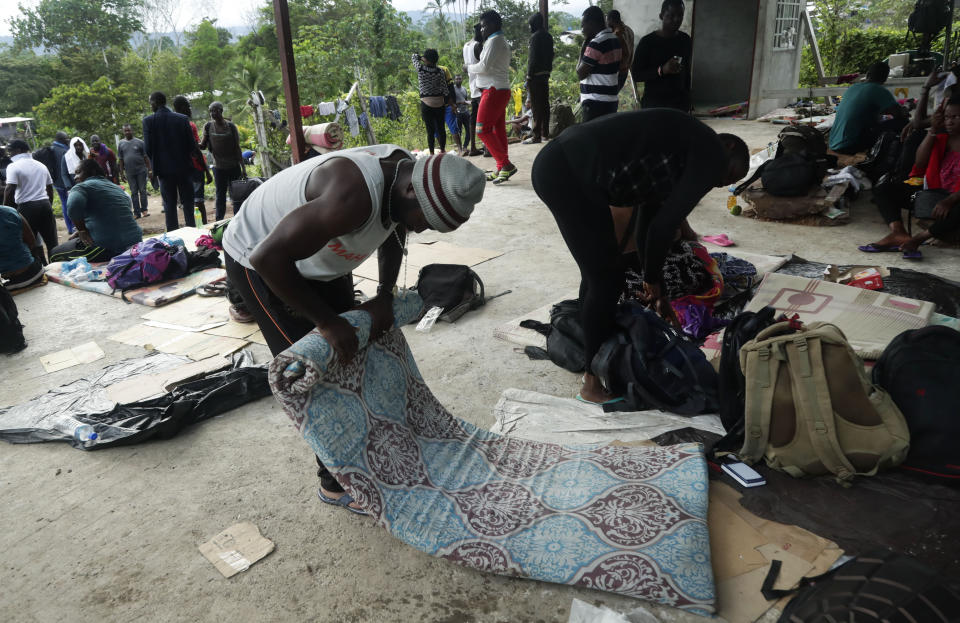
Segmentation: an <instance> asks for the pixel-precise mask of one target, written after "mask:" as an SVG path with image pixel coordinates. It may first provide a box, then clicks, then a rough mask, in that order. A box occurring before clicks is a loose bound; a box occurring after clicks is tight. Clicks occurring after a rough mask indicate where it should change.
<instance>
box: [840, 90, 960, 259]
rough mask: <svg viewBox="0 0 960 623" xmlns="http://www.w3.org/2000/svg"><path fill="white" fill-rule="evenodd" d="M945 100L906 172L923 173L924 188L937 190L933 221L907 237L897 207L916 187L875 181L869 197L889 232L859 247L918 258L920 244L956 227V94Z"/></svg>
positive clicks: (959, 145) (959, 102)
mask: <svg viewBox="0 0 960 623" xmlns="http://www.w3.org/2000/svg"><path fill="white" fill-rule="evenodd" d="M945 104H946V105H945V106H943V105H942V106H941V107H940V108H939V109H938V110H937V111H936V112H935V113H934V114H933V118H932V119H931V122H930V130H929V131H928V132H927V136H926V137H925V138H924V139H923V142H922V143H920V147H919V148H918V149H917V160H916V162H915V163H914V165H913V170H912V171H911V172H910V175H911V176H914V177H919V176H924V178H925V179H924V184H925V186H926V191H927V192H931V193H932V192H936V191H940V199H939V201H938V202H937V204H936V207H935V208H934V209H933V213H932V217H933V219H934V222H933V225H931V226H930V229H928V230H927V231H924V232H920V233H919V234H917V235H915V236H913V237H911V236H910V234H908V233H907V229H906V227H905V226H904V224H903V220H902V217H901V210H902V209H903V208H907V207H909V204H910V198H911V197H912V196H913V194H914V193H915V192H917V190H918V188H917V187H916V186H913V185H911V184H907V183H906V182H891V183H884V184H879V185H878V186H877V187H876V188H875V189H874V193H873V201H874V203H876V204H877V207H878V208H879V209H880V214H881V216H883V219H884V221H886V223H887V227H889V228H890V233H889V234H887V235H886V236H885V237H883V238H881V239H880V240H878V241H876V242H872V243H870V244H866V245H863V246H861V247H859V249H860V250H861V251H863V252H865V253H881V252H885V251H903V257H904V259H909V260H919V259H922V258H923V254H922V253H921V252H920V248H919V247H920V245H921V244H923V243H924V242H926V241H927V240H929V239H930V238H943V237H944V236H946V235H948V234H950V233H951V232H955V231H957V230H960V206H958V204H960V97H953V98H951V99H950V100H949V101H947V102H945ZM925 194H926V193H925ZM927 196H930V195H927ZM918 203H919V201H918ZM908 218H910V217H909V216H908Z"/></svg>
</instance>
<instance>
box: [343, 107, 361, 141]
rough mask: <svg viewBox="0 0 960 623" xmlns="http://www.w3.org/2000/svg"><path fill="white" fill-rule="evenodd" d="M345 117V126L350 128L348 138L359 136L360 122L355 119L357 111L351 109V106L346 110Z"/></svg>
mask: <svg viewBox="0 0 960 623" xmlns="http://www.w3.org/2000/svg"><path fill="white" fill-rule="evenodd" d="M345 116H346V118H347V125H348V126H350V136H356V135H358V134H360V122H359V119H358V118H357V111H356V110H354V109H353V106H350V107H349V108H347V112H346V113H345Z"/></svg>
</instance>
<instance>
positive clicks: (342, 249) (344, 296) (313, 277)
mask: <svg viewBox="0 0 960 623" xmlns="http://www.w3.org/2000/svg"><path fill="white" fill-rule="evenodd" d="M485 184H486V178H485V175H484V173H483V171H481V170H480V169H478V168H477V167H475V166H473V165H472V164H470V163H469V162H468V161H467V160H465V159H464V158H459V157H457V156H454V155H451V154H440V155H436V156H430V157H427V158H419V159H415V158H414V157H413V155H412V154H411V153H410V152H408V151H407V150H405V149H403V148H401V147H397V146H396V145H371V146H369V147H357V148H354V149H346V150H343V151H335V152H331V153H329V154H326V155H323V156H319V157H317V158H311V159H309V160H306V161H304V162H301V163H300V164H297V165H294V166H292V167H290V168H288V169H284V170H283V171H281V172H280V173H278V174H277V175H274V176H273V177H271V178H270V179H268V180H267V181H266V182H264V183H263V184H262V185H261V186H259V187H257V189H256V190H254V191H253V193H251V194H250V196H249V197H248V198H247V200H246V201H244V203H243V208H242V209H241V210H240V211H239V212H238V213H237V215H236V216H235V217H233V220H231V221H230V226H229V227H228V228H227V230H226V232H225V233H224V236H223V248H224V254H225V256H226V268H227V276H228V277H229V279H230V283H231V284H232V285H233V287H234V288H236V289H237V291H238V292H239V294H240V296H241V298H242V299H243V303H244V304H245V306H246V308H247V310H248V311H249V313H251V314H252V315H253V317H254V319H256V321H257V324H258V325H259V326H260V329H261V331H263V337H264V339H265V340H266V342H267V346H268V347H269V348H270V352H271V353H273V354H274V355H277V354H278V353H280V352H281V351H283V350H285V349H286V348H288V347H289V346H291V345H292V344H293V343H294V342H296V341H297V340H299V339H300V338H302V337H303V336H304V335H306V334H307V333H309V332H310V331H312V330H313V329H315V328H316V329H317V330H318V331H319V332H320V333H321V334H322V335H323V337H324V338H326V340H327V341H328V342H329V343H330V346H331V347H332V348H333V350H334V352H335V353H336V357H337V358H338V360H339V361H341V362H347V361H350V359H352V358H353V356H354V354H355V353H356V352H357V348H358V342H357V334H356V331H355V329H354V328H353V327H352V326H351V325H350V324H349V323H348V322H347V321H346V320H345V319H344V318H343V317H341V316H340V315H339V314H341V313H343V312H345V311H348V310H350V309H353V308H355V307H357V305H356V302H355V300H354V294H353V276H352V273H353V270H354V269H355V268H357V267H358V266H360V264H361V263H362V262H363V261H364V260H366V259H367V258H368V257H369V256H370V255H371V254H373V253H374V252H377V257H378V258H379V267H380V287H379V290H378V294H377V296H376V297H374V298H373V299H371V300H370V301H368V302H366V303H364V304H363V305H361V306H360V308H361V309H364V310H366V311H368V312H369V313H370V315H371V316H372V319H373V327H372V329H371V335H370V338H371V339H376V338H377V337H379V336H380V335H381V334H383V333H385V332H386V331H388V330H389V329H390V328H391V327H392V326H393V305H392V301H393V288H394V285H395V284H396V282H397V276H398V274H399V271H400V264H401V259H402V258H403V249H404V247H405V245H406V237H407V232H409V231H414V232H421V231H423V230H425V229H433V230H436V231H440V232H448V231H452V230H454V229H457V228H458V227H459V226H460V225H462V224H463V223H465V222H466V221H467V219H468V218H470V214H471V213H472V212H473V207H474V205H475V204H477V203H479V202H480V200H481V198H482V197H483V191H484V186H485ZM329 434H331V435H332V434H335V433H334V432H333V431H330V432H329ZM318 462H319V459H318ZM318 476H319V477H320V490H319V491H318V494H319V497H320V499H321V500H322V501H324V502H326V503H328V504H336V505H338V506H344V507H346V508H348V509H349V510H351V512H354V513H360V514H364V511H363V510H362V509H361V508H360V507H359V506H358V505H357V504H356V503H355V502H353V500H352V498H350V496H349V495H347V494H346V493H345V492H344V490H343V487H341V486H340V484H339V483H338V482H337V481H336V479H335V478H334V477H333V475H332V474H330V472H329V471H327V470H326V469H325V468H324V467H323V465H320V471H319V472H318Z"/></svg>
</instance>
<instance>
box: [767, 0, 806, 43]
mask: <svg viewBox="0 0 960 623" xmlns="http://www.w3.org/2000/svg"><path fill="white" fill-rule="evenodd" d="M803 4H804V2H803V0H777V18H776V21H775V22H774V30H773V49H774V50H793V49H794V48H796V47H797V44H798V43H799V39H800V15H801V12H802V11H803Z"/></svg>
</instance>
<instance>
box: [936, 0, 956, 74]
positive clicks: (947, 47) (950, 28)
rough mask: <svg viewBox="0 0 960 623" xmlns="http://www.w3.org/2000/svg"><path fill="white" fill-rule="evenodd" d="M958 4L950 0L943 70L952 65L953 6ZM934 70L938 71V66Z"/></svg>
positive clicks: (944, 43)
mask: <svg viewBox="0 0 960 623" xmlns="http://www.w3.org/2000/svg"><path fill="white" fill-rule="evenodd" d="M955 4H956V1H955V0H950V21H949V22H947V34H946V35H945V37H944V39H943V70H944V71H946V70H947V68H948V67H950V45H951V43H952V42H953V7H954V5H955ZM933 70H934V71H937V68H936V67H934V68H933Z"/></svg>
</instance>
